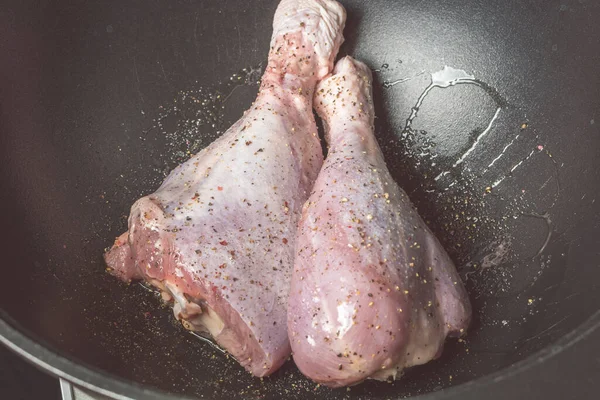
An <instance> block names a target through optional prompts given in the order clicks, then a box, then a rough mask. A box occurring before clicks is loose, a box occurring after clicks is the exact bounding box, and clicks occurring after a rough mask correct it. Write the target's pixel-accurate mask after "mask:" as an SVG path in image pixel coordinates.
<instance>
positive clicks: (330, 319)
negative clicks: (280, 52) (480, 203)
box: [288, 57, 471, 387]
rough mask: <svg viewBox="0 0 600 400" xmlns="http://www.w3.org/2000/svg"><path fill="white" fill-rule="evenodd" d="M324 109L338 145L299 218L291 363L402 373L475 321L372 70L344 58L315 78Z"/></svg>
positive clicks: (322, 377)
mask: <svg viewBox="0 0 600 400" xmlns="http://www.w3.org/2000/svg"><path fill="white" fill-rule="evenodd" d="M315 107H316V109H317V112H318V114H319V115H320V116H321V117H322V118H323V120H324V125H325V129H326V135H327V141H328V144H329V153H328V156H327V159H326V160H325V163H324V165H323V168H322V169H321V172H320V173H319V176H318V178H317V181H316V183H315V186H314V188H313V193H312V194H311V196H310V198H309V199H308V202H307V203H306V204H305V206H304V209H303V213H302V218H301V220H300V223H299V233H298V243H297V256H296V261H295V266H294V272H293V276H292V288H291V292H290V299H289V307H288V328H289V335H290V342H291V345H292V350H293V355H294V361H295V362H296V364H297V365H298V367H299V368H300V370H301V371H302V372H303V373H304V374H305V375H306V376H308V377H310V378H311V379H313V380H315V381H317V382H320V383H323V384H326V385H328V386H333V387H336V386H344V385H351V384H355V383H358V382H361V381H362V380H364V379H367V378H373V379H381V380H383V379H387V378H389V377H396V375H397V374H398V373H401V371H402V370H403V369H404V368H405V367H409V366H413V365H418V364H424V363H426V362H428V361H429V360H432V359H434V358H436V357H438V356H439V355H440V354H441V351H442V346H443V343H444V340H445V338H446V336H447V335H449V334H452V335H460V334H462V333H463V332H464V331H465V330H466V329H467V327H468V325H469V320H470V316H471V306H470V303H469V299H468V297H467V293H466V292H465V289H464V287H463V284H462V282H461V281H460V278H459V276H458V274H457V272H456V269H455V268H454V265H453V264H452V261H451V260H450V258H449V257H448V255H447V254H446V252H445V251H444V249H443V248H442V246H441V245H440V243H439V242H438V240H437V239H436V238H435V237H434V236H433V234H432V233H431V231H430V230H429V229H428V228H427V226H426V225H425V223H424V222H423V220H422V219H421V218H420V217H419V216H418V215H417V212H416V211H415V209H414V207H413V205H412V204H411V202H410V200H409V199H408V197H407V195H406V193H405V192H404V191H403V190H402V189H400V188H399V187H398V185H397V184H396V183H395V182H394V180H393V179H392V177H391V176H390V173H389V171H388V169H387V167H386V165H385V162H384V159H383V155H382V153H381V150H380V149H379V146H378V144H377V142H376V139H375V136H374V134H373V118H374V110H373V101H372V98H371V73H370V71H369V69H368V68H367V67H366V66H365V65H364V64H362V63H360V62H358V61H355V60H353V59H352V58H350V57H346V58H344V59H342V60H341V61H339V62H338V64H337V65H336V67H335V71H334V75H333V76H332V77H330V78H327V79H325V80H324V81H323V82H321V83H320V84H319V85H318V86H317V93H316V97H315Z"/></svg>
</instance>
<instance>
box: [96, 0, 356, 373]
mask: <svg viewBox="0 0 600 400" xmlns="http://www.w3.org/2000/svg"><path fill="white" fill-rule="evenodd" d="M345 17H346V14H345V10H344V9H343V7H342V6H341V5H340V4H339V3H337V2H335V1H331V0H284V1H282V2H281V3H280V5H279V7H278V9H277V11H276V14H275V19H274V23H273V37H272V41H271V50H270V52H269V60H268V65H267V68H266V71H265V73H264V75H263V78H262V83H261V86H260V89H259V93H258V96H257V98H256V101H255V102H254V103H253V105H252V107H251V108H250V109H249V110H248V111H247V112H246V113H245V114H244V115H243V117H242V118H241V119H240V120H239V121H237V122H236V123H235V124H234V125H233V126H232V127H231V128H230V129H229V130H228V131H227V132H226V133H225V134H224V135H223V136H222V137H220V138H219V139H217V140H216V141H215V142H213V143H212V144H211V145H210V146H208V147H207V148H205V149H204V150H202V151H201V152H200V153H198V154H196V155H195V156H193V157H191V158H190V159H189V160H188V161H186V162H185V163H183V164H181V165H179V166H178V167H176V168H175V169H174V170H173V171H172V172H171V173H170V174H169V176H168V177H167V178H166V179H165V181H164V182H163V184H162V185H161V186H160V188H159V189H158V190H157V191H156V192H154V193H152V194H151V195H148V196H145V197H142V198H141V199H139V200H138V201H137V202H135V204H134V205H133V206H132V208H131V213H130V216H129V220H128V227H129V229H128V231H127V232H125V233H124V234H123V235H121V236H120V237H119V238H117V240H116V241H115V244H114V246H113V247H112V249H111V250H110V251H108V252H107V253H106V255H105V260H106V263H107V265H108V266H109V268H110V269H111V270H112V272H113V273H114V274H115V275H116V276H118V277H119V278H121V279H123V280H138V279H143V280H146V281H147V282H149V283H151V284H152V285H154V286H155V287H157V288H158V289H160V290H161V291H162V293H163V298H164V299H165V300H167V301H173V303H174V306H173V311H174V313H175V316H176V317H177V318H178V319H180V320H181V321H182V322H183V323H184V326H185V327H186V328H188V329H192V330H197V331H204V332H206V333H208V334H210V335H211V336H212V337H213V338H214V340H215V341H216V342H217V343H218V344H219V345H220V346H221V347H222V348H224V349H225V350H227V351H228V352H229V353H230V354H231V355H233V356H234V357H235V358H236V359H237V361H238V362H239V363H240V364H241V365H242V366H244V367H245V368H246V369H247V370H248V371H249V372H251V373H252V374H254V375H256V376H265V375H269V374H270V373H272V372H274V371H275V370H277V368H279V367H280V366H281V365H282V364H283V362H284V361H285V360H286V359H287V358H288V357H289V355H290V351H291V349H290V344H289V340H288V335H287V324H286V321H287V302H288V293H289V287H290V278H291V272H292V266H293V260H294V254H295V252H294V249H295V244H296V227H297V222H298V219H299V217H300V213H301V208H302V205H303V204H304V202H305V201H306V199H307V198H308V195H309V193H310V190H311V188H312V186H313V183H314V181H315V179H316V177H317V175H318V172H319V170H320V168H321V165H322V162H323V154H322V148H321V144H320V142H319V138H318V135H317V127H316V124H315V120H314V117H313V110H312V106H313V104H312V102H313V94H314V89H315V85H316V84H317V82H318V81H319V80H320V79H322V78H324V77H325V76H326V75H327V74H329V73H330V72H331V70H332V69H333V62H334V59H335V57H336V54H337V51H338V49H339V46H340V45H341V43H342V41H343V37H342V30H343V27H344V23H345Z"/></svg>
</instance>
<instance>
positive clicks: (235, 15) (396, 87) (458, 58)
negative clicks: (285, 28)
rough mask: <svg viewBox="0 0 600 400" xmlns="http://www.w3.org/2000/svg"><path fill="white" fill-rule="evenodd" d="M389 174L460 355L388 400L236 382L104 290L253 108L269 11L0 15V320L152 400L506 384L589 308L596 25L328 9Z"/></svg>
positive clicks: (138, 301) (126, 9)
mask: <svg viewBox="0 0 600 400" xmlns="http://www.w3.org/2000/svg"><path fill="white" fill-rule="evenodd" d="M342 3H343V4H344V6H345V7H346V9H347V11H348V23H347V27H346V30H345V37H346V43H345V44H344V46H343V47H342V49H341V53H340V54H342V55H343V54H351V55H353V56H354V57H356V58H358V59H360V60H363V61H365V62H366V63H367V64H368V65H369V66H371V67H372V68H373V70H374V71H375V73H374V75H375V87H374V96H375V103H376V115H377V119H376V131H377V135H378V140H379V142H380V145H381V147H382V150H383V152H384V155H385V157H386V161H387V163H388V166H389V169H390V171H391V172H392V174H393V176H394V178H395V179H396V180H397V182H398V183H399V184H400V185H401V186H402V187H403V188H404V190H405V191H406V192H407V193H408V194H409V195H410V197H411V199H412V200H413V202H415V204H416V206H417V208H418V209H419V211H420V213H421V215H422V216H423V217H424V218H425V220H426V221H427V222H428V224H429V226H430V227H431V228H432V230H433V231H434V232H435V233H436V234H437V236H438V237H439V239H440V240H441V241H442V243H443V244H444V246H445V247H446V249H447V250H448V252H449V253H450V255H451V257H452V258H453V260H454V261H455V263H456V265H457V267H458V268H459V272H460V274H461V277H463V279H464V280H465V282H466V284H467V288H468V290H469V293H470V296H471V300H472V302H473V307H474V322H473V326H472V329H471V331H470V332H469V334H468V335H467V337H466V338H465V340H461V341H456V340H451V341H448V343H447V344H446V347H445V349H444V354H443V355H442V357H441V358H440V359H438V360H436V361H434V362H431V363H429V364H427V365H425V366H421V367H417V368H413V369H411V370H409V371H407V372H406V374H405V376H404V377H403V378H402V379H400V380H398V381H396V382H393V383H381V382H370V381H369V382H366V383H364V384H361V385H358V386H355V387H352V388H349V389H345V388H344V389H338V390H330V389H327V388H324V387H318V386H317V385H315V384H314V383H312V382H310V381H308V380H307V379H305V378H303V377H302V376H301V374H300V373H299V372H298V370H297V369H296V368H295V367H294V365H293V363H292V362H291V361H290V362H288V363H286V365H284V367H283V368H282V369H281V370H280V371H278V372H277V373H275V374H274V375H273V376H272V377H269V378H265V379H261V380H259V379H255V378H252V377H251V376H250V375H248V374H247V373H246V372H244V371H243V369H242V368H241V367H240V366H239V365H237V363H236V362H235V361H234V360H232V359H231V358H229V357H227V356H224V355H223V354H221V353H220V352H219V351H218V350H216V349H214V348H213V347H212V346H210V345H209V344H207V343H206V342H203V341H201V340H198V339H197V338H196V337H194V336H192V335H190V334H189V333H187V332H186V331H185V330H184V329H183V328H182V327H181V326H179V324H177V323H176V322H174V320H173V318H172V313H171V312H170V311H169V310H168V309H167V308H165V307H164V306H163V305H162V304H161V302H160V300H159V299H158V298H157V297H156V296H155V295H154V294H152V293H150V292H148V291H147V290H145V289H144V288H143V287H142V286H140V285H137V284H132V285H129V286H128V285H125V284H122V283H119V282H117V281H116V280H115V279H114V278H113V277H111V276H109V275H108V274H106V273H105V271H104V264H103V261H102V257H101V256H102V253H103V251H104V249H105V248H106V247H108V246H110V245H111V244H112V240H113V239H114V237H115V236H117V235H118V234H120V233H121V232H122V231H124V230H125V228H126V224H127V219H126V218H127V214H128V212H129V207H130V206H131V204H132V203H133V202H134V201H135V200H136V199H137V198H139V197H140V196H142V195H145V194H148V193H150V192H152V191H154V190H155V189H156V188H157V187H158V185H159V184H160V182H161V181H162V180H163V179H164V177H165V176H166V174H167V173H168V172H169V171H170V170H171V169H172V168H173V167H174V166H175V165H177V164H178V163H179V162H181V161H183V160H185V159H186V158H187V157H189V154H190V153H195V152H197V151H198V150H200V149H201V148H203V147H204V146H206V145H207V144H209V143H210V142H212V141H213V140H214V139H215V138H216V137H218V136H219V134H220V133H222V132H223V131H224V130H225V129H227V128H228V127H229V126H230V125H231V124H232V123H233V122H234V121H235V120H236V119H237V118H239V117H240V116H241V114H242V113H243V111H244V110H245V109H246V108H248V107H249V106H250V104H251V102H252V100H253V98H254V96H255V95H256V91H257V87H258V86H257V80H259V79H260V75H261V71H262V65H264V62H265V60H266V55H267V53H268V46H269V39H270V34H271V23H272V16H273V13H274V10H275V8H276V6H277V1H261V2H242V1H212V0H211V1H192V2H188V1H186V2H184V1H171V2H160V1H133V0H131V1H118V2H117V1H114V2H110V4H109V3H106V2H103V3H98V4H95V3H94V2H82V1H55V2H42V3H39V2H36V3H35V4H33V2H32V3H28V2H18V3H17V2H15V4H14V5H12V6H9V7H8V10H9V12H6V13H3V14H0V33H1V35H0V37H1V38H2V39H0V51H1V54H3V55H4V56H3V59H4V61H5V62H3V63H0V83H1V85H2V86H0V131H1V132H2V134H1V135H0V144H1V146H0V151H1V152H2V167H1V169H0V185H1V186H0V193H2V197H1V199H2V200H1V201H2V206H3V210H4V212H3V213H2V223H3V226H4V227H5V230H6V231H7V232H9V234H8V235H5V236H6V238H5V239H3V241H2V244H1V246H2V250H3V251H2V254H3V256H4V265H5V268H4V279H5V282H8V283H9V284H8V285H4V288H3V290H2V291H0V311H2V313H3V315H7V316H9V317H10V319H11V321H14V325H15V326H18V327H19V329H22V330H23V331H24V332H26V333H27V334H28V335H31V336H32V337H33V338H35V339H36V340H38V341H39V342H41V343H42V344H44V345H45V346H47V347H49V348H51V349H53V350H54V351H56V352H58V353H60V354H62V355H65V356H67V357H69V358H72V359H74V360H77V361H78V362H81V363H83V364H85V365H88V366H91V367H93V368H94V369H97V370H100V371H105V372H107V373H109V374H110V375H113V376H116V377H119V378H121V379H125V380H131V381H133V382H136V383H140V384H144V385H148V386H150V387H153V388H157V389H160V390H163V391H166V392H171V393H175V394H181V395H189V396H202V395H205V396H206V395H207V394H210V395H211V397H212V398H223V399H230V398H247V397H267V398H291V399H294V398H298V399H300V398H307V397H308V398H312V397H313V396H324V398H328V399H337V398H339V399H341V398H348V397H351V398H353V397H356V398H359V397H363V398H364V397H369V398H381V399H383V398H390V397H395V398H398V397H403V396H410V395H417V394H424V393H428V392H433V391H437V390H440V389H441V388H445V387H450V386H454V385H458V384H461V383H465V382H469V381H473V380H476V379H478V378H481V377H484V376H486V375H489V374H492V373H495V372H497V371H500V370H503V369H506V368H508V367H509V366H511V365H513V364H514V363H516V362H519V361H522V360H525V359H526V358H528V357H530V356H532V355H533V354H536V353H537V352H538V351H540V350H542V349H544V348H547V347H548V346H549V345H551V344H553V343H555V342H556V341H557V340H559V339H560V338H562V337H563V336H565V335H567V334H569V333H571V332H572V331H573V330H574V329H576V328H577V327H579V326H580V325H581V324H582V323H584V322H585V321H586V320H587V319H588V318H590V316H592V315H593V314H594V313H596V312H597V311H598V308H599V307H598V304H600V290H598V286H599V284H598V283H597V282H600V268H599V265H598V260H599V259H600V257H599V256H600V223H599V222H598V221H600V218H599V217H600V215H599V214H600V200H598V201H597V194H598V193H600V176H599V174H600V173H599V172H598V171H600V158H599V157H597V153H598V149H599V148H600V109H599V107H598V105H599V104H600V73H598V69H597V66H598V65H600V53H598V51H597V43H598V41H599V40H600V25H598V24H597V17H598V15H600V4H598V3H597V2H592V1H584V0H582V1H564V0H562V1H544V2H542V1H532V2H526V3H525V2H519V1H516V0H514V1H513V0H510V1H506V2H493V1H478V0H467V1H458V0H452V1H444V2H441V1H440V2H438V1H430V2H419V1H403V2H394V1H383V0H375V1H371V2H368V4H367V3H365V2H360V1H357V0H352V1H350V0H349V1H342Z"/></svg>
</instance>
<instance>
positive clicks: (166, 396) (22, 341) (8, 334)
mask: <svg viewBox="0 0 600 400" xmlns="http://www.w3.org/2000/svg"><path fill="white" fill-rule="evenodd" d="M0 313H1V314H2V315H0V343H2V344H3V345H5V346H6V347H8V348H9V349H10V350H12V351H13V352H15V353H17V354H18V355H20V356H21V357H23V358H24V359H25V360H27V361H28V362H30V363H32V364H33V365H35V366H36V367H38V368H40V369H42V370H44V371H45V372H47V373H49V374H51V375H53V376H55V377H58V378H62V379H65V380H67V381H69V382H71V383H73V384H75V385H78V386H80V387H82V388H85V389H88V390H91V391H93V392H94V393H97V394H101V395H104V396H107V397H109V398H111V399H114V400H141V399H149V400H154V399H161V400H188V399H189V400H193V398H191V397H184V396H179V395H173V394H170V393H167V392H163V391H161V390H160V389H157V388H154V387H151V386H144V385H141V384H138V383H136V382H132V381H126V380H124V379H121V378H119V377H116V376H114V375H112V374H110V373H108V372H106V371H101V370H99V369H98V370H97V369H95V368H94V367H91V366H88V365H87V364H85V363H82V362H78V361H76V360H73V359H70V358H68V357H66V356H64V355H61V354H60V353H59V352H57V351H55V350H52V349H50V348H49V347H48V346H45V345H43V344H40V343H38V342H36V341H35V340H34V339H33V338H31V337H29V336H28V335H27V334H26V333H24V331H25V330H24V329H19V328H17V327H16V326H17V325H18V324H17V323H16V322H15V321H13V322H12V324H11V323H9V322H8V321H9V320H12V318H10V317H9V316H7V315H6V314H5V313H4V312H3V311H2V310H0ZM599 327H600V310H598V311H596V312H595V313H594V314H593V315H591V316H590V317H589V318H588V319H587V320H586V321H584V322H583V323H582V324H580V325H579V326H578V327H577V328H575V329H573V330H572V331H571V332H569V333H567V334H565V335H564V336H563V337H562V338H560V339H559V340H558V341H556V342H555V343H553V344H550V345H548V346H546V347H544V348H543V349H541V350H539V351H537V352H535V353H533V354H531V355H530V356H529V357H527V358H525V359H523V360H520V361H518V362H516V363H514V364H512V365H509V366H506V367H504V368H503V369H501V370H498V371H496V372H494V373H491V374H489V375H486V376H483V377H481V378H478V379H474V380H471V381H469V382H465V383H462V384H459V385H456V386H453V387H449V388H445V389H442V390H440V391H436V392H430V393H426V394H422V395H418V396H414V397H412V398H415V399H418V400H433V399H439V398H440V396H444V397H449V396H457V395H460V394H465V393H466V392H467V391H468V390H471V389H474V388H478V387H483V386H487V385H490V384H493V383H498V382H501V381H503V380H505V379H507V378H509V377H511V376H514V375H516V374H518V373H520V372H523V371H525V370H528V369H530V368H532V367H534V366H536V365H539V364H541V363H543V362H544V361H546V360H548V359H550V358H552V357H554V356H556V355H558V354H560V353H562V352H563V351H564V350H566V349H568V348H570V347H571V346H573V345H574V344H576V343H578V342H579V341H581V340H583V339H585V338H586V337H588V336H589V335H591V334H592V333H593V332H594V331H595V330H596V329H598V328H599Z"/></svg>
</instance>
